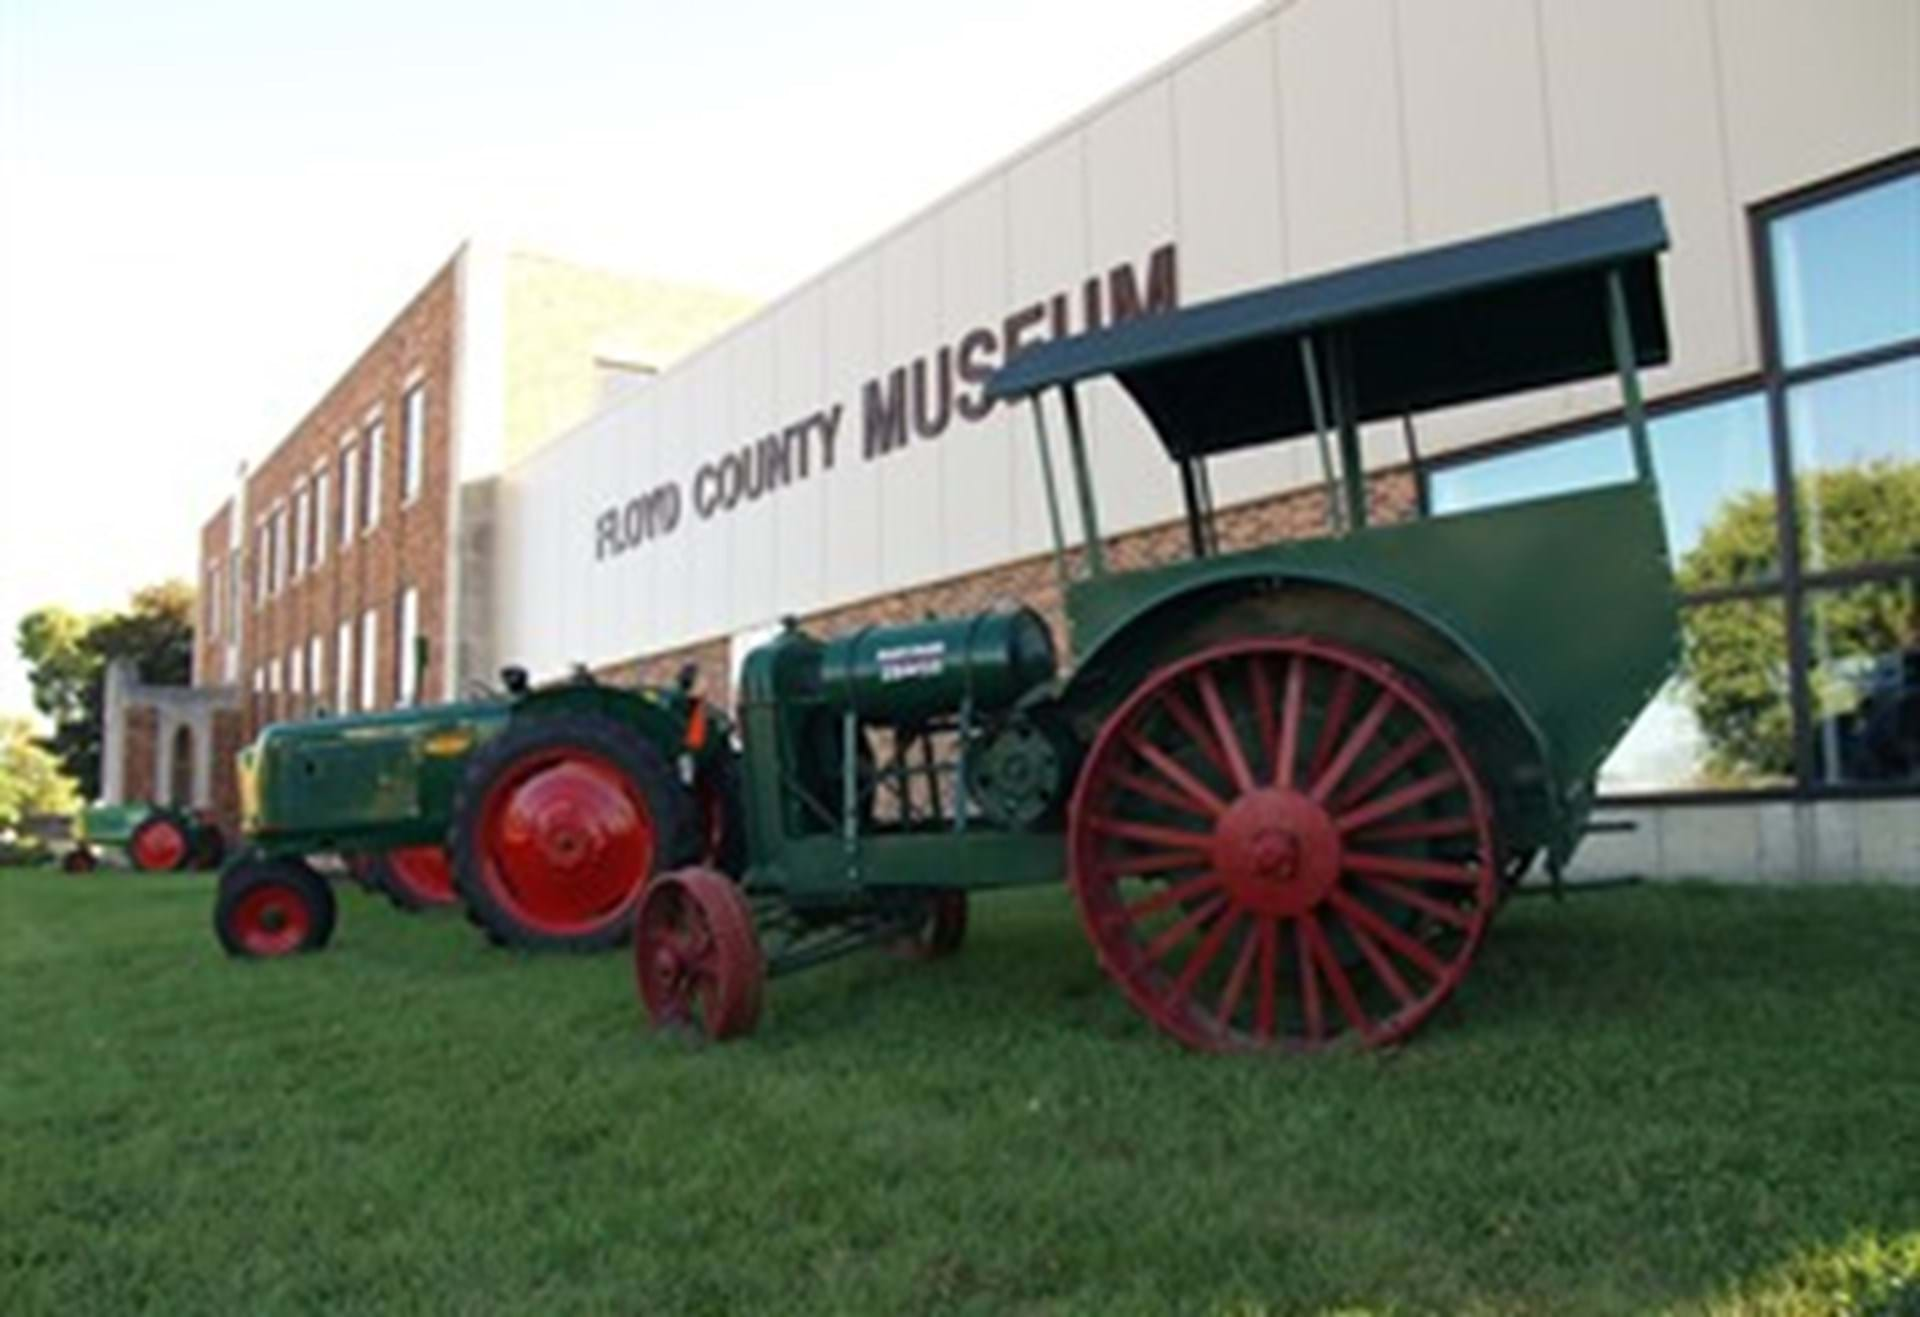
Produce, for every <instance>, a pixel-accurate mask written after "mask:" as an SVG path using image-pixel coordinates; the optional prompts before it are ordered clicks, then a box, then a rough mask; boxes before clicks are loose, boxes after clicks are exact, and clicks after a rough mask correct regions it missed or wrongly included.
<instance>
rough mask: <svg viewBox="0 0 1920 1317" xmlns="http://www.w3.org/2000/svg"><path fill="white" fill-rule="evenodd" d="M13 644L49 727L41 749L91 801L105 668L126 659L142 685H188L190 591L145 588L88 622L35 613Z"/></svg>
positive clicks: (62, 611) (50, 611)
mask: <svg viewBox="0 0 1920 1317" xmlns="http://www.w3.org/2000/svg"><path fill="white" fill-rule="evenodd" d="M16 641H17V645H18V648H19V652H20V657H21V658H22V659H24V660H26V663H27V680H28V682H29V684H30V685H31V686H32V688H33V703H34V707H35V708H37V709H39V710H40V712H41V713H43V714H45V715H46V716H47V718H48V719H50V720H51V721H52V723H53V735H52V736H50V737H48V738H47V740H46V741H45V743H44V744H45V746H46V748H47V749H48V750H50V751H51V752H52V754H53V756H54V758H55V759H56V760H57V761H58V762H59V764H60V766H61V768H62V769H63V770H64V771H65V772H66V774H67V775H68V776H69V777H71V778H72V779H73V780H74V782H75V783H76V784H77V785H78V787H79V789H80V791H81V793H82V795H83V796H84V797H85V798H87V799H89V800H90V799H93V798H94V797H96V796H98V795H99V794H100V738H101V714H102V712H103V709H104V706H105V676H106V666H107V664H108V662H110V661H111V660H113V659H117V658H125V659H131V660H133V663H134V666H135V667H136V669H137V670H138V671H139V674H140V680H141V681H143V682H147V683H150V684H153V685H167V686H171V685H184V684H186V683H187V682H188V681H189V680H190V679H191V678H192V674H193V587H192V586H190V585H188V584H186V583H185V582H184V581H164V582H162V583H160V584H159V585H150V586H147V587H145V588H144V589H140V590H136V591H135V592H134V594H133V597H132V598H131V599H130V600H129V601H128V606H127V607H126V608H125V609H123V610H121V611H120V612H116V613H101V614H96V615H94V616H92V617H82V616H80V615H79V614H76V613H74V612H73V611H72V610H70V609H66V608H62V607H60V606H58V605H52V606H49V607H46V608H38V609H35V610H34V611H33V612H31V613H28V614H27V615H26V616H25V617H23V618H21V619H20V624H19V628H18V631H17V633H16Z"/></svg>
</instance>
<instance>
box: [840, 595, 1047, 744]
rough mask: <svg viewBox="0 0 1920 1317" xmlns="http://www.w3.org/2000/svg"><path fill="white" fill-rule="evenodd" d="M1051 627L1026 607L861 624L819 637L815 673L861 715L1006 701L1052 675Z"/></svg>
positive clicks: (907, 718)
mask: <svg viewBox="0 0 1920 1317" xmlns="http://www.w3.org/2000/svg"><path fill="white" fill-rule="evenodd" d="M1054 667H1055V660H1054V654H1053V635H1052V633H1051V632H1049V631H1048V630H1047V624H1046V622H1045V621H1044V620H1043V619H1042V618H1041V617H1040V615H1039V614H1038V613H1035V612H1033V611H1031V610H1030V609H1020V610H1017V611H1015V612H1008V613H980V614H977V615H976V616H973V617H968V618H948V619H941V618H930V619H928V620H927V621H924V622H918V623H910V624H908V625H905V626H891V627H877V626H875V627H863V628H862V629H860V630H858V631H852V632H848V633H847V634H846V635H843V636H836V637H834V638H833V639H831V640H828V641H827V642H826V645H825V647H824V650H823V652H822V654H821V663H820V680H821V683H822V684H823V685H824V686H825V687H827V688H829V689H831V690H832V691H833V692H835V694H836V695H837V696H838V698H839V699H841V700H842V701H843V702H844V703H845V704H846V705H848V706H849V707H851V708H852V709H854V710H855V711H856V712H857V713H859V714H860V715H861V716H862V717H864V718H871V719H875V720H878V721H881V722H891V723H908V722H913V721H915V720H916V719H922V718H929V717H933V716H936V715H939V714H947V713H952V712H953V711H954V710H956V709H959V708H961V707H962V706H964V705H971V706H972V707H973V708H974V709H975V710H976V711H990V710H996V709H1003V708H1006V707H1007V706H1008V705H1010V704H1012V703H1013V702H1014V701H1015V700H1017V699H1019V698H1020V696H1022V695H1023V694H1025V693H1026V692H1027V691H1028V690H1031V689H1032V688H1033V686H1034V685H1035V684H1037V683H1039V682H1042V681H1045V680H1047V679H1048V678H1049V677H1051V676H1053V672H1054Z"/></svg>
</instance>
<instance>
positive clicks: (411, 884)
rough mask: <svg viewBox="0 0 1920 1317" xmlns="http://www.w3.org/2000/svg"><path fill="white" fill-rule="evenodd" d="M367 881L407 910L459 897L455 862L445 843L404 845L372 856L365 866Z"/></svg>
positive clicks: (450, 902) (455, 900)
mask: <svg viewBox="0 0 1920 1317" xmlns="http://www.w3.org/2000/svg"><path fill="white" fill-rule="evenodd" d="M365 882H366V884H367V886H369V887H371V888H374V889H375V890H377V891H379V892H381V893H383V894H384V895H385V896H386V898H387V900H389V901H391V902H392V903H393V904H394V906H395V907H396V908H398V909H401V910H405V911H407V912H408V913H413V912H414V911H418V910H431V909H438V908H440V907H443V906H450V905H457V904H458V903H459V901H460V894H459V892H457V891H456V890H455V889H454V885H453V865H452V863H451V862H450V861H449V860H448V859H447V852H446V848H445V847H443V846H402V847H400V848H399V849H397V850H391V851H388V852H387V853H386V854H384V855H376V856H373V857H371V858H370V859H369V860H368V862H367V864H366V866H365Z"/></svg>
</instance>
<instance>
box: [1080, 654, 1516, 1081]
mask: <svg viewBox="0 0 1920 1317" xmlns="http://www.w3.org/2000/svg"><path fill="white" fill-rule="evenodd" d="M1067 830H1068V838H1067V841H1068V863H1069V870H1070V883H1071V885H1072V888H1073V893H1074V898H1075V900H1076V902H1077V903H1078V905H1079V909H1080V917H1081V921H1082V923H1083V924H1084V925H1085V927H1086V930H1087V933H1088V935H1089V937H1090V938H1091V939H1092V941H1093V944H1094V947H1095V949H1096V951H1097V953H1098V955H1099V958H1100V964H1101V966H1102V967H1103V968H1104V969H1105V970H1106V971H1107V973H1108V974H1109V975H1110V976H1111V977H1112V978H1113V979H1114V980H1116V981H1117V982H1118V983H1119V985H1120V987H1121V989H1122V990H1123V991H1124V992H1125V993H1126V995H1127V998H1128V999H1129V1000H1130V1001H1131V1002H1132V1003H1133V1005H1134V1006H1135V1007H1136V1008H1137V1009H1138V1010H1139V1011H1140V1012H1141V1013H1142V1014H1144V1015H1145V1016H1147V1018H1149V1019H1150V1020H1152V1021H1153V1022H1154V1024H1155V1025H1157V1026H1158V1027H1159V1028H1161V1029H1163V1030H1165V1031H1166V1032H1167V1033H1170V1034H1172V1035H1173V1036H1174V1037H1175V1038H1177V1039H1179V1040H1180V1041H1181V1042H1182V1043H1184V1044H1186V1045H1187V1046H1189V1047H1194V1048H1199V1049H1203V1050H1210V1051H1235V1050H1265V1049H1273V1048H1282V1049H1289V1050H1303V1051H1312V1050H1317V1049H1319V1048H1323V1047H1327V1046H1330V1045H1334V1044H1351V1045H1361V1046H1370V1045H1377V1044H1382V1043H1389V1042H1393V1041H1395V1040H1397V1039H1400V1038H1404V1037H1405V1036H1406V1035H1407V1034H1409V1033H1411V1032H1412V1031H1413V1030H1414V1029H1415V1028H1417V1027H1418V1026H1419V1025H1420V1024H1421V1023H1422V1022H1423V1021H1424V1020H1426V1019H1427V1017H1428V1016H1430V1015H1431V1014H1432V1013H1433V1011H1434V1009H1435V1008H1436V1007H1438V1006H1439V1005H1440V1003H1441V1002H1442V1001H1444V1000H1446V998H1447V996H1448V994H1450V993H1451V992H1452V991H1453V990H1454V988H1455V987H1457V986H1458V985H1459V983H1460V981H1461V979H1462V978H1464V977H1465V975H1466V972H1467V969H1468V967H1469V965H1470V964H1471V963H1472V960H1473V957H1474V954H1475V953H1476V951H1477V950H1478V948H1479V945H1480V941H1481V938H1482V936H1483V934H1484V933H1485V931H1486V925H1487V921H1488V919H1489V918H1490V917H1491V915H1492V913H1493V911H1494V909H1495V907H1496V905H1497V904H1498V901H1499V881H1500V876H1501V869H1500V864H1499V854H1500V852H1499V849H1498V845H1497V841H1496V838H1495V829H1494V820H1493V813H1492V809H1491V807H1490V805H1489V803H1488V795H1487V791H1486V789H1485V787H1484V785H1483V784H1482V782H1481V780H1480V776H1479V774H1478V773H1477V772H1476V771H1475V769H1474V767H1473V764H1472V762H1471V760H1470V759H1469V757H1468V755H1467V753H1466V751H1465V749H1464V747H1463V746H1462V744H1461V742H1460V738H1459V736H1458V734H1457V733H1456V732H1455V731H1454V728H1453V726H1452V725H1451V723H1450V722H1449V721H1448V720H1447V718H1446V716H1445V714H1444V713H1443V712H1442V711H1441V710H1440V708H1439V707H1438V706H1437V705H1436V704H1435V703H1434V702H1433V701H1432V700H1431V699H1430V698H1429V697H1428V696H1427V695H1425V694H1424V693H1423V692H1422V691H1421V690H1419V689H1418V688H1417V687H1415V686H1414V685H1413V684H1412V683H1411V682H1410V681H1408V680H1407V679H1406V678H1405V677H1404V676H1402V675H1401V674H1400V673H1399V672H1397V671H1396V670H1395V669H1394V668H1392V667H1391V666H1390V665H1388V664H1386V663H1384V662H1382V661H1380V660H1378V659H1375V658H1372V657H1370V656H1368V655H1366V654H1363V653H1361V652H1359V651H1357V650H1354V649H1351V648H1348V647H1346V646H1344V645H1339V644H1335V643H1333V642H1330V641H1325V640H1317V639H1312V638H1308V637H1288V638H1283V639H1248V640H1237V641H1231V642H1228V643H1226V644H1222V645H1219V646H1217V647H1215V648H1212V649H1208V650H1206V651H1205V652H1203V653H1200V654H1196V655H1194V656H1192V657H1191V658H1187V659H1183V660H1181V661H1179V662H1176V663H1173V664H1170V665H1168V666H1166V667H1164V668H1161V669H1160V670H1158V671H1157V672H1155V673H1153V674H1152V675H1151V676H1149V677H1148V678H1147V680H1146V681H1145V682H1144V683H1142V685H1141V686H1140V688H1139V689H1138V690H1136V691H1135V692H1134V694H1133V695H1132V696H1131V697H1130V698H1129V699H1128V700H1127V701H1126V702H1125V703H1124V704H1122V705H1121V706H1120V708H1119V709H1118V710H1117V711H1115V713H1114V714H1113V715H1112V716H1111V717H1110V718H1109V719H1108V720H1107V722H1106V723H1105V725H1104V726H1102V728H1101V730H1100V733H1099V736H1098V737H1097V738H1096V739H1095V741H1094V745H1093V749H1092V751H1091V753H1090V754H1089V756H1088V758H1087V761H1086V764H1085V766H1084V767H1083V768H1082V770H1081V773H1080V778H1079V782H1078V783H1077V785H1076V787H1075V790H1074V795H1073V801H1072V804H1071V806H1070V808H1069V813H1068V823H1067Z"/></svg>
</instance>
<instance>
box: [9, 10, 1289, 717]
mask: <svg viewBox="0 0 1920 1317" xmlns="http://www.w3.org/2000/svg"><path fill="white" fill-rule="evenodd" d="M1252 4H1253V0H968V2H967V3H964V4H929V3H925V2H924V0H892V3H885V2H883V0H809V2H808V3H796V2H795V0H787V3H775V2H774V0H729V2H728V3H719V2H718V0H709V3H707V4H704V5H702V4H695V3H689V2H688V0H544V3H541V4H537V5H536V4H526V3H504V2H501V0H461V2H460V3H453V2H452V0H329V3H326V4H318V3H311V4H306V5H292V4H286V3H264V4H263V3H260V0H180V2H178V3H167V4H153V3H140V2H139V0H118V2H117V3H114V2H109V0H0V713H15V712H25V711H27V709H28V708H29V700H28V695H27V689H26V682H25V677H24V673H23V671H22V668H21V665H20V664H19V662H18V660H17V657H16V655H15V653H14V649H13V634H14V626H15V624H16V622H17V621H18V619H19V617H20V615H21V614H22V613H24V612H26V611H28V610H29V609H31V608H34V607H36V606H38V605H40V604H42V603H56V602H57V603H63V604H67V605H69V606H72V607H76V608H82V609H91V608H99V607H107V606H113V605H117V604H119V603H122V602H124V600H125V597H126V596H127V594H128V593H129V592H130V591H131V590H133V589H134V588H135V587H137V586H139V585H143V584H146V583H147V582H150V581H154V580H158V579H161V578H163V577H166V576H169V575H180V576H187V577H191V576H192V574H193V571H194V566H195V558H196V554H197V544H196V541H197V534H198V529H199V527H200V525H201V523H202V522H203V521H204V520H205V519H206V517H207V516H208V515H210V514H211V513H212V512H213V511H214V510H215V508H216V507H217V506H218V505H219V503H220V501H221V500H222V499H223V498H224V497H225V496H226V494H227V493H228V491H229V489H230V487H231V483H232V477H233V473H234V470H235V466H236V463H237V462H238V461H239V459H241V458H242V457H251V458H255V459H257V458H259V457H260V456H263V455H264V454H265V453H266V452H267V451H268V450H269V449H270V448H271V447H272V446H273V445H274V444H275V443H277V442H278V441H279V440H280V438H281V437H282V436H284V435H285V434H286V433H287V432H288V431H289V430H290V429H291V428H292V427H293V425H294V424H295V423H296V422H297V421H298V420H299V419H300V417H301V416H302V415H303V414H304V413H305V411H306V410H307V408H308V407H309V406H311V405H312V404H313V403H314V402H316V401H317V400H318V399H319V397H320V395H321V393H322V392H323V391H324V390H325V388H326V387H327V386H328V385H329V384H330V383H332V381H333V380H334V379H336V378H337V377H338V376H339V375H340V374H341V372H342V371H344V370H345V369H346V367H347V366H348V365H349V364H350V363H351V361H352V359H353V357H354V356H355V355H356V354H357V353H358V352H359V350H360V349H361V348H362V347H364V346H365V345H366V343H367V342H368V341H370V340H371V339H372V337H373V336H374V335H375V334H376V333H377V332H378V331H379V329H380V328H381V327H382V326H383V325H384V324H385V323H386V321H387V320H388V319H390V318H391V317H392V315H393V314H394V313H395V312H397V311H398V310H399V309H400V307H401V306H402V305H403V304H404V302H405V301H406V300H407V298H408V297H410V296H411V295H412V294H413V292H415V291H416V290H417V289H418V288H419V287H420V286H421V285H422V284H424V283H425V282H426V280H427V279H428V278H429V277H430V276H431V275H432V273H433V272H434V271H435V270H436V269H437V268H438V267H439V265H440V263H441V262H442V261H444V260H445V259H446V258H447V257H448V256H449V255H450V254H451V253H452V251H453V249H454V248H455V246H456V245H457V244H458V243H459V242H460V241H461V240H462V239H463V238H464V237H466V236H467V235H468V234H470V233H473V232H475V231H480V232H483V233H487V234H490V235H497V236H502V237H507V238H512V239H517V240H519V241H522V242H525V243H527V244H529V245H534V246H539V247H546V248H549V249H553V250H557V251H559V252H562V253H565V254H571V255H575V256H581V257H586V258H588V259H592V260H597V261H600V262H603V263H606V264H610V265H613V266H615V267H618V268H624V269H628V270H632V271H634V272H636V273H642V274H650V275H656V276H660V277H665V278H681V279H687V280H691V281H695V282H704V283H708V284H713V285H716V286H720V287H726V288H731V289H735V290H738V291H742V292H746V293H749V294H754V295H757V296H761V297H771V296H773V295H776V294H778V293H780V292H781V291H783V290H784V289H786V288H788V287H790V286H791V285H793V284H795V283H798V282H799V281H800V280H802V279H803V278H805V277H807V276H808V275H810V274H812V273H814V272H815V271H817V270H819V269H820V268H822V267H824V266H826V265H829V264H831V263H832V262H833V261H835V260H836V259H838V258H839V257H840V256H842V255H844V254H846V253H847V252H849V251H850V250H852V249H853V248H854V247H855V246H857V245H858V244H860V243H861V242H863V241H865V240H866V239H868V238H870V237H872V236H874V235H875V234H877V233H878V232H880V231H881V230H882V229H885V228H887V227H888V226H890V225H891V224H892V223H894V222H895V221H897V220H899V219H901V218H904V217H905V216H906V215H907V214H908V213H910V212H912V211H914V210H917V209H919V208H920V207H921V206H923V205H925V204H926V203H928V202H930V201H932V200H934V199H935V198H936V197H937V196H938V195H940V194H941V193H943V192H945V191H947V190H948V189H950V188H952V187H953V186H955V185H956V184H959V183H961V182H963V181H965V180H966V179H967V178H969V177H971V176H972V175H973V174H975V173H977V172H978V171H980V170H981V169H984V168H986V167H987V166H989V165H992V164H993V163H994V162H995V161H997V160H999V159H1001V158H1003V157H1004V156H1006V155H1009V154H1011V153H1012V152H1013V151H1015V150H1017V149H1018V148H1019V147H1021V146H1022V145H1024V144H1025V143H1026V142H1028V141H1030V140H1032V139H1033V138H1035V137H1038V136H1040V135H1041V134H1042V133H1044V132H1046V131H1048V130H1049V129H1051V128H1053V127H1054V126H1055V125H1056V124H1058V123H1059V122H1060V121H1061V120H1063V119H1065V118H1067V117H1068V116H1070V115H1072V114H1074V113H1075V112H1077V111H1079V110H1081V109H1083V108H1085V107H1086V106H1088V105H1089V104H1091V103H1092V102H1093V101H1095V100H1096V99H1098V98H1099V97H1101V96H1102V95H1104V94H1105V93H1107V92H1109V91H1111V90H1114V89H1115V88H1117V87H1118V86H1120V85H1121V84H1122V83H1124V82H1126V81H1127V80H1128V79H1130V78H1132V77H1134V76H1136V75H1137V74H1139V73H1142V72H1144V71H1146V70H1147V69H1148V68H1150V67H1151V66H1153V65H1155V64H1157V63H1159V62H1160V61H1162V60H1163V59H1165V58H1166V57H1168V56H1169V55H1171V54H1173V53H1174V52H1175V51H1177V50H1178V49H1179V48H1180V47H1182V46H1184V45H1185V44H1187V43H1188V42H1190V41H1193V40H1195V39H1197V38H1199V37H1201V36H1204V35H1205V34H1206V33H1208V32H1210V31H1212V30H1213V29H1214V28H1216V27H1218V26H1220V25H1221V24H1222V23H1224V22H1226V21H1227V20H1228V19H1230V18H1232V17H1234V16H1235V15H1237V14H1239V13H1242V12H1244V11H1246V10H1247V9H1249V8H1251V7H1252Z"/></svg>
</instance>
